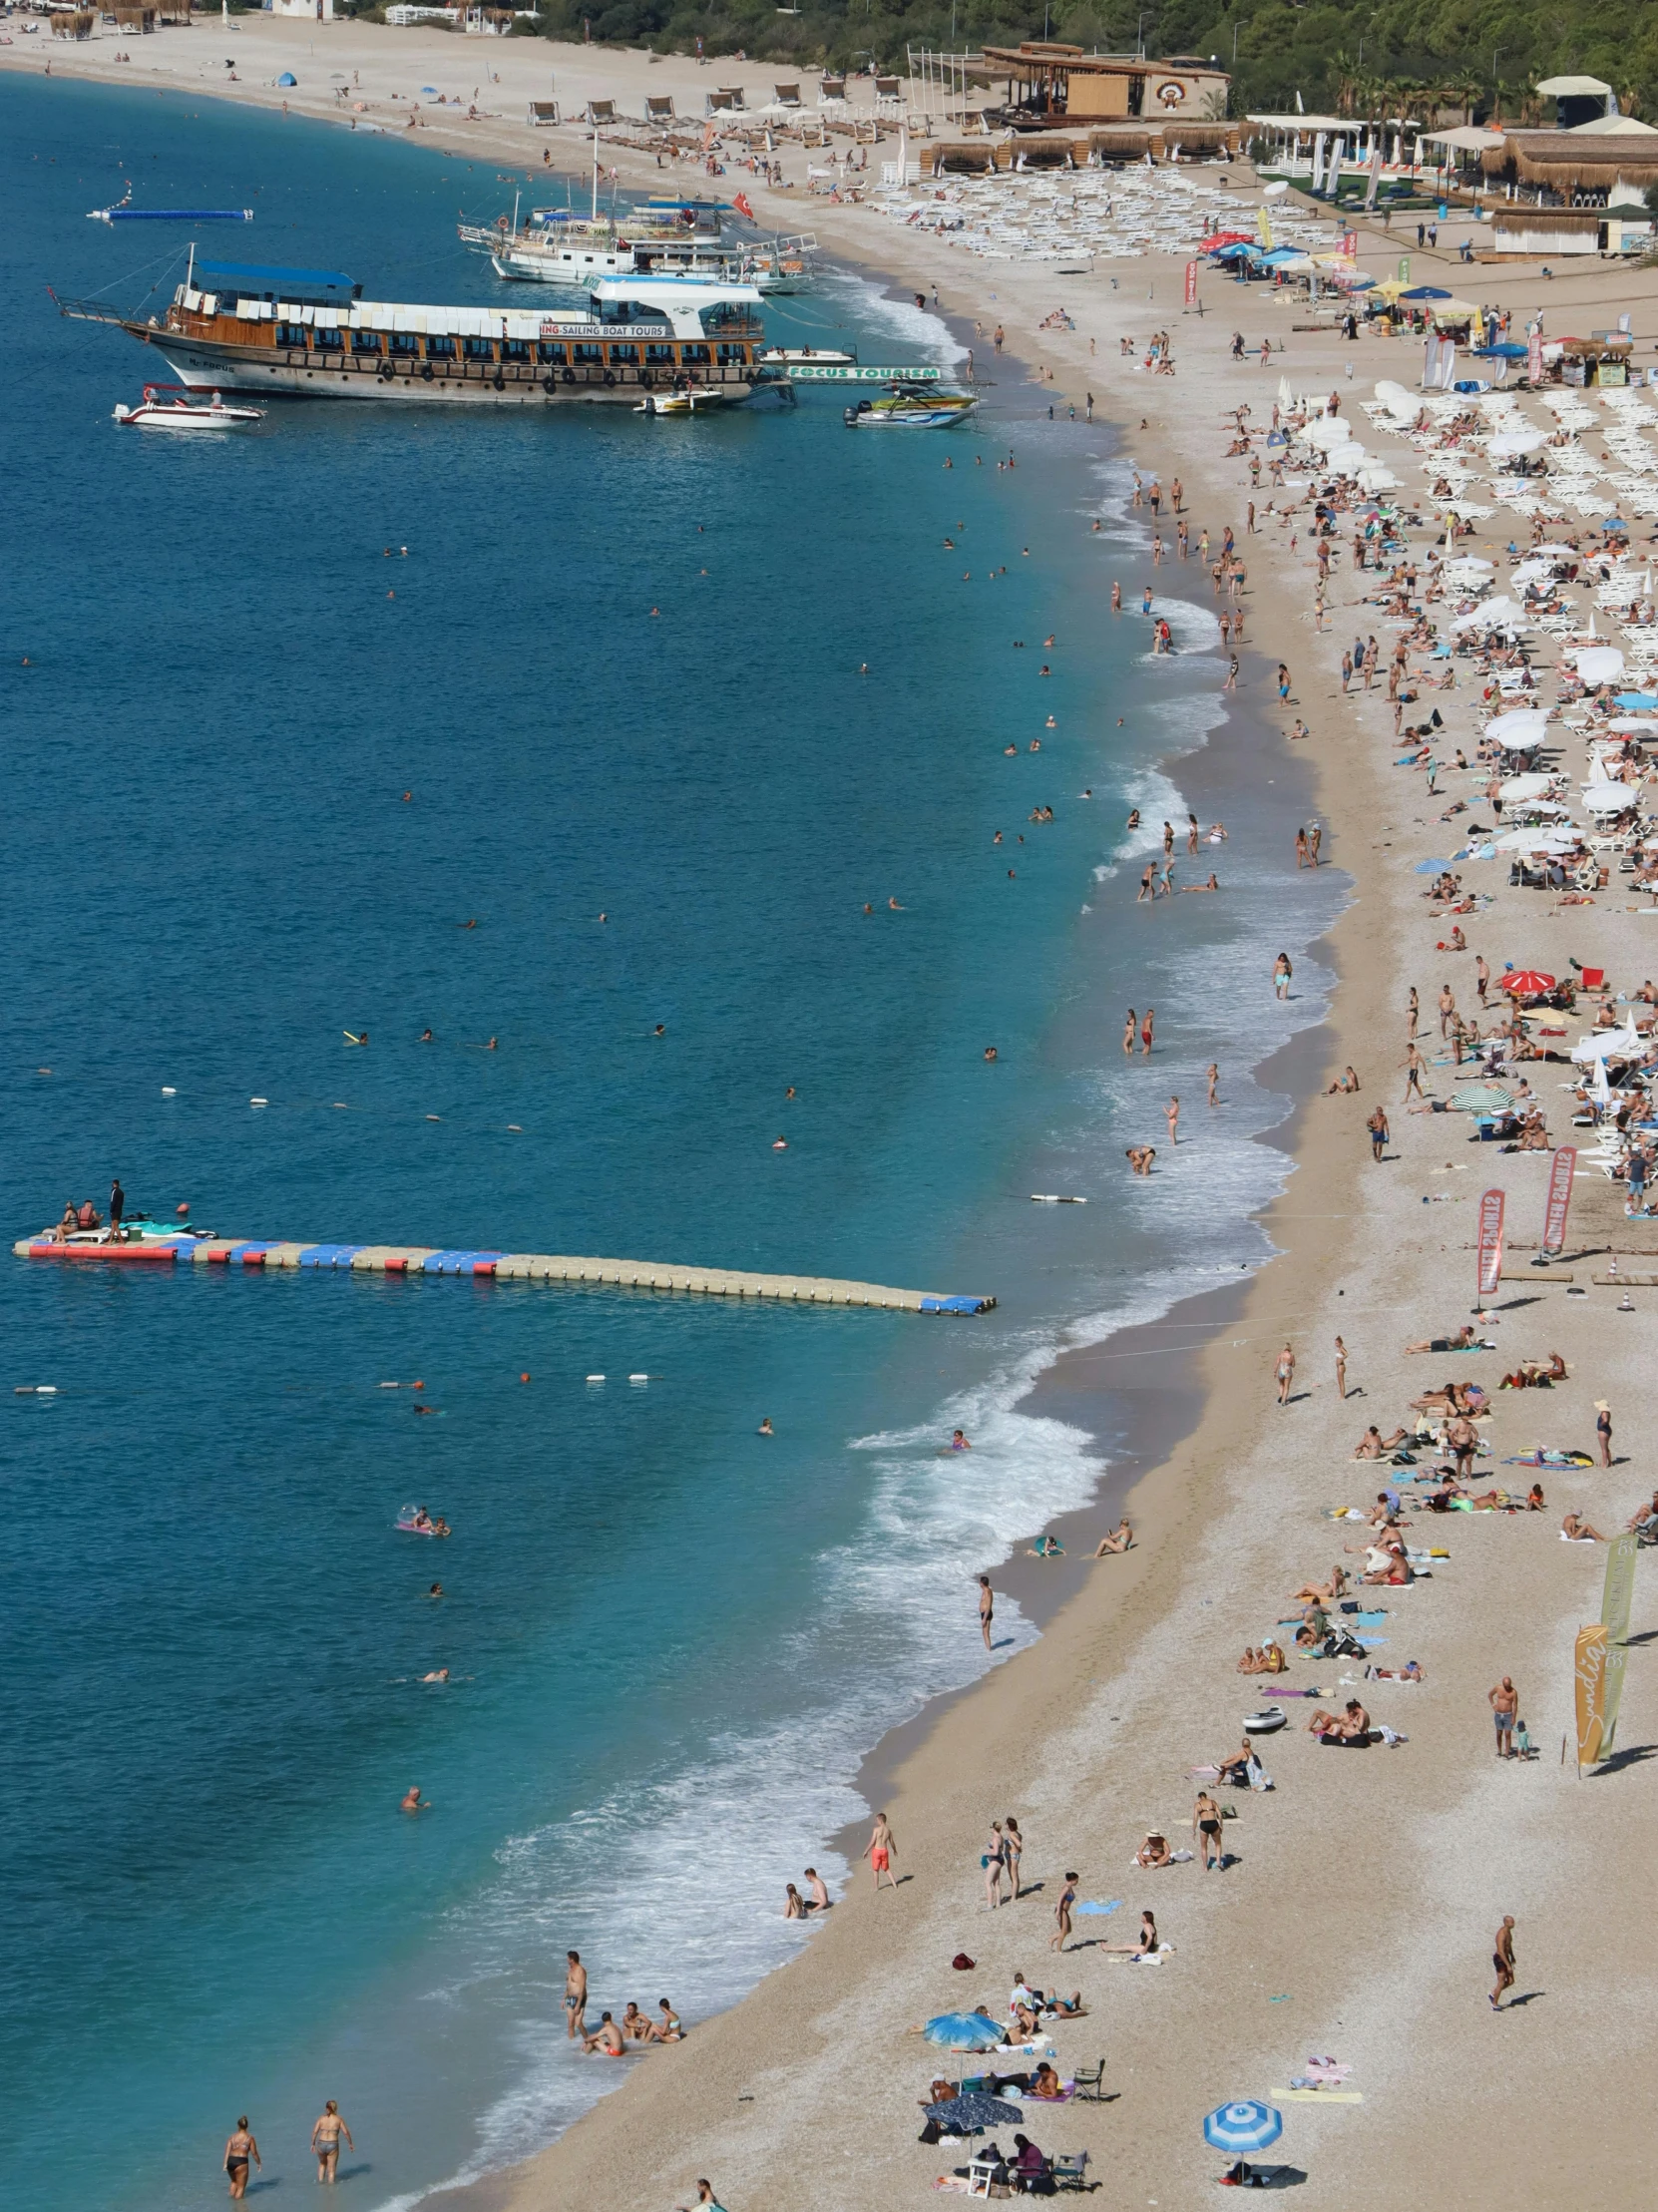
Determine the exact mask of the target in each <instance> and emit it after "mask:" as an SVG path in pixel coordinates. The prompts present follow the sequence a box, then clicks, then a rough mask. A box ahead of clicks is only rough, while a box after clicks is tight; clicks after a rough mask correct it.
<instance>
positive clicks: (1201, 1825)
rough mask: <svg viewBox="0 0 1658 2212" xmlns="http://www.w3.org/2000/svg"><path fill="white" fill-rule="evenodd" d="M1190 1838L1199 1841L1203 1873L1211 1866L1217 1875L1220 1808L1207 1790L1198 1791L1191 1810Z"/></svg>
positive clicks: (1219, 1852) (1218, 1866) (1218, 1867)
mask: <svg viewBox="0 0 1658 2212" xmlns="http://www.w3.org/2000/svg"><path fill="white" fill-rule="evenodd" d="M1192 1836H1193V1839H1194V1840H1197V1839H1201V1849H1202V1852H1203V1871H1204V1873H1205V1874H1207V1873H1208V1871H1209V1869H1210V1867H1211V1866H1212V1867H1213V1868H1214V1869H1215V1870H1216V1872H1217V1873H1218V1872H1219V1870H1220V1862H1221V1848H1220V1807H1219V1806H1218V1805H1217V1804H1216V1803H1215V1801H1214V1799H1213V1798H1212V1797H1211V1796H1210V1795H1209V1793H1208V1791H1207V1790H1199V1792H1198V1794H1197V1803H1196V1804H1195V1805H1194V1806H1193V1808H1192ZM1211 1854H1212V1856H1211Z"/></svg>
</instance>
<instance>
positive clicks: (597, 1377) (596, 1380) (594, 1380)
mask: <svg viewBox="0 0 1658 2212" xmlns="http://www.w3.org/2000/svg"><path fill="white" fill-rule="evenodd" d="M604 1380H605V1378H604V1376H603V1375H590V1376H589V1377H588V1381H589V1382H590V1383H602V1382H603V1381H604Z"/></svg>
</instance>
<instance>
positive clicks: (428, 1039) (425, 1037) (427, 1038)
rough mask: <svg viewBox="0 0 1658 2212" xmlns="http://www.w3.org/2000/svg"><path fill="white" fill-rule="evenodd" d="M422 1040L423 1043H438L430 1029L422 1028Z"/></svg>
mask: <svg viewBox="0 0 1658 2212" xmlns="http://www.w3.org/2000/svg"><path fill="white" fill-rule="evenodd" d="M420 1042H421V1043H422V1044H423V1045H434V1044H436V1043H437V1040H436V1038H434V1037H433V1035H432V1033H431V1031H430V1030H422V1031H421V1033H420Z"/></svg>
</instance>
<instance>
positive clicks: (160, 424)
mask: <svg viewBox="0 0 1658 2212" xmlns="http://www.w3.org/2000/svg"><path fill="white" fill-rule="evenodd" d="M186 389H187V387H186V386H185V385H183V384H146V385H145V387H144V398H143V401H142V402H141V403H140V405H138V406H137V407H122V406H118V407H117V408H116V410H115V419H116V421H117V422H119V423H122V424H124V425H125V426H126V427H128V428H129V429H134V430H179V431H183V432H184V433H185V434H186V435H187V436H195V435H199V434H200V433H201V432H203V431H222V430H251V429H252V428H253V427H254V425H255V424H257V423H261V422H263V420H264V409H263V408H262V407H226V406H225V404H224V399H223V395H222V394H221V393H219V392H214V393H213V395H212V398H211V399H210V400H209V401H208V402H207V406H206V407H199V406H197V405H195V404H194V403H193V402H192V401H190V400H188V399H163V398H162V397H161V394H162V393H163V392H183V391H185V390H186Z"/></svg>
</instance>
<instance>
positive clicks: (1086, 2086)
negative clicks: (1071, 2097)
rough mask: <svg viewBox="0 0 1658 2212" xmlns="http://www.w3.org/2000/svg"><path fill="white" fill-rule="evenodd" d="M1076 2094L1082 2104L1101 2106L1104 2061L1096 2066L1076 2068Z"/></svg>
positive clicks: (1101, 2060)
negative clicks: (1081, 2100)
mask: <svg viewBox="0 0 1658 2212" xmlns="http://www.w3.org/2000/svg"><path fill="white" fill-rule="evenodd" d="M1076 2094H1077V2096H1078V2097H1080V2098H1081V2099H1083V2101H1084V2102H1086V2103H1090V2104H1102V2103H1103V2102H1104V2100H1105V2061H1104V2059H1103V2058H1101V2059H1100V2060H1099V2062H1098V2064H1097V2065H1093V2066H1078V2067H1077V2069H1076Z"/></svg>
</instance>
